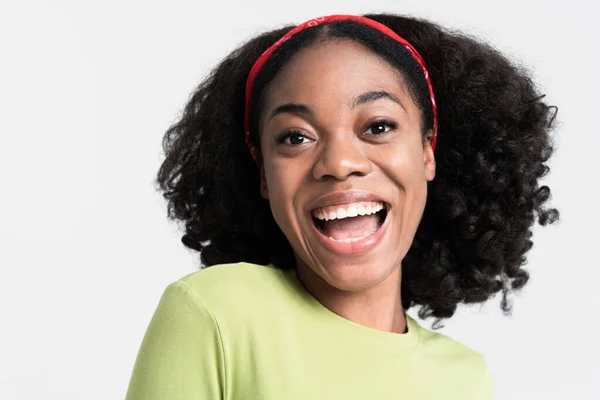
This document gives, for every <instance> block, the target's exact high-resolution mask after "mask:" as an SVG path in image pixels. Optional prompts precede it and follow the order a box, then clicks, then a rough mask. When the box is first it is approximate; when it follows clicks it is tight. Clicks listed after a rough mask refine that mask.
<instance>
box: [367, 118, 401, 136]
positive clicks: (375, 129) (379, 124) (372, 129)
mask: <svg viewBox="0 0 600 400" xmlns="http://www.w3.org/2000/svg"><path fill="white" fill-rule="evenodd" d="M397 127H398V124H397V123H395V122H394V121H391V120H387V119H384V120H379V121H375V122H372V123H371V124H370V125H369V127H368V129H367V130H366V131H365V133H366V134H369V135H381V134H385V133H387V132H388V131H390V130H391V129H395V128H397Z"/></svg>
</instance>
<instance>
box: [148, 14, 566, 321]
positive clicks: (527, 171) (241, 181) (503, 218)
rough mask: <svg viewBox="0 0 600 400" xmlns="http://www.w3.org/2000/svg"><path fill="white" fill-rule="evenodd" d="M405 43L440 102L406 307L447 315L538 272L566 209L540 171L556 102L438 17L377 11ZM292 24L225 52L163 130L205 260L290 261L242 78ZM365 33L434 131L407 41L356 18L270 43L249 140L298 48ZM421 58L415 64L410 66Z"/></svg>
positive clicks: (172, 177) (180, 209)
mask: <svg viewBox="0 0 600 400" xmlns="http://www.w3.org/2000/svg"><path fill="white" fill-rule="evenodd" d="M365 17H368V18H371V19H373V20H376V21H379V22H381V23H383V24H384V25H386V26H388V27H389V28H391V29H392V30H393V31H395V32H396V33H397V34H398V35H400V36H401V37H403V38H405V39H406V40H408V41H409V42H410V43H411V44H412V45H413V46H414V47H415V48H416V50H417V51H418V52H419V53H420V54H421V56H422V57H423V59H424V61H425V63H426V65H427V67H428V69H429V72H430V75H431V79H432V84H433V87H434V90H435V93H436V99H437V105H438V112H439V137H438V142H437V148H436V152H435V156H436V164H437V170H436V177H435V179H434V180H433V181H432V182H430V183H429V186H428V196H427V202H426V206H425V211H424V214H423V216H422V219H421V222H420V225H419V227H418V229H417V232H416V234H415V237H414V241H413V243H412V246H411V248H410V250H409V251H408V253H407V255H406V257H405V258H404V260H403V261H402V288H401V289H402V304H403V307H404V308H405V309H409V308H411V307H413V306H420V310H419V316H420V317H422V318H426V317H430V316H431V317H434V318H436V320H437V321H438V322H439V321H440V320H441V319H443V318H449V317H451V316H452V315H453V314H454V312H455V310H456V307H457V305H458V304H459V303H478V302H484V301H486V300H488V299H489V298H490V297H492V296H493V295H495V294H496V293H498V292H502V294H503V297H502V302H501V305H500V306H501V308H502V309H503V310H504V311H505V312H506V313H508V312H510V309H511V305H510V302H509V301H507V295H508V294H509V293H510V292H511V291H513V290H517V289H519V288H521V287H523V285H525V284H526V282H527V281H528V279H529V274H528V273H527V271H525V270H524V269H523V265H524V264H525V262H526V253H527V252H528V251H529V249H531V247H532V241H531V236H532V227H533V225H534V224H535V223H536V222H537V223H539V224H540V225H546V224H549V223H553V222H555V221H557V220H558V211H557V210H556V209H554V208H548V207H546V202H547V200H548V199H549V197H550V189H549V188H548V187H547V186H540V184H539V180H540V179H541V178H542V177H543V176H544V175H546V174H547V173H548V171H549V168H548V166H547V165H546V162H547V161H548V159H549V158H550V156H551V155H552V152H553V148H552V143H551V138H550V135H549V134H550V132H551V130H552V128H553V125H554V120H555V118H554V117H555V115H556V108H555V107H553V106H549V105H547V104H546V103H544V102H543V101H542V100H543V98H544V96H543V95H541V94H540V93H539V92H538V90H537V88H536V85H535V84H534V82H533V80H532V78H531V77H530V75H529V73H528V71H527V70H525V69H523V68H522V67H519V66H517V65H515V64H514V63H512V62H511V61H510V60H508V59H507V58H506V57H505V56H503V55H502V54H501V53H500V52H498V51H497V50H495V49H494V48H492V47H490V46H489V45H487V44H485V43H482V42H480V41H478V40H476V39H475V38H472V37H470V36H467V35H465V34H463V33H461V32H455V31H450V30H447V29H444V28H442V27H441V26H439V25H437V24H434V23H431V22H429V21H426V20H423V19H418V18H413V17H405V16H397V15H390V14H368V15H365ZM292 28H293V26H286V27H283V28H281V29H277V30H273V31H270V32H267V33H263V34H261V35H259V36H257V37H255V38H253V39H251V40H250V41H248V42H247V43H245V44H243V45H241V46H240V47H239V48H237V49H236V50H234V51H233V52H232V53H231V54H230V55H229V56H227V57H226V58H225V59H224V60H223V61H222V62H221V63H220V64H219V65H218V66H217V67H216V68H215V69H214V70H213V71H212V72H211V74H210V75H209V76H208V77H207V78H206V79H205V80H204V81H203V82H202V83H201V84H200V85H199V86H198V88H197V89H196V90H195V92H194V93H193V95H192V96H191V98H190V100H189V102H188V103H187V105H186V106H185V109H184V111H183V114H182V116H181V118H180V119H179V120H178V121H177V122H176V123H175V124H174V125H173V126H171V127H170V128H169V129H168V131H167V132H166V134H165V136H164V139H163V149H164V152H165V156H166V158H165V160H164V162H163V164H162V165H161V167H160V170H159V172H158V175H157V183H158V187H159V189H160V190H161V191H162V192H163V196H164V197H165V199H166V200H167V202H168V215H169V218H170V219H172V220H179V221H182V222H183V223H184V224H185V234H184V235H183V237H182V242H183V244H184V245H185V246H187V247H189V248H191V249H194V250H197V251H199V252H200V260H201V263H202V264H204V265H205V266H211V265H215V264H222V263H229V262H238V261H246V262H252V263H257V264H273V265H275V266H276V267H278V268H282V269H288V268H294V265H295V258H294V255H293V251H292V248H291V246H290V245H289V243H288V241H287V239H286V238H285V236H284V235H283V233H282V232H281V230H280V229H279V227H278V226H277V224H276V223H275V221H274V219H273V216H272V214H271V210H270V208H269V204H268V201H267V200H264V199H263V198H262V197H261V196H260V193H259V170H258V169H257V168H256V165H255V163H254V161H253V159H252V157H251V155H250V152H249V151H248V148H247V146H246V143H245V141H244V135H243V119H244V118H243V115H244V105H245V98H244V91H245V81H246V78H247V76H248V74H249V71H250V69H251V67H252V65H253V64H254V62H255V61H256V59H257V58H258V57H259V56H260V55H261V54H262V52H263V51H265V50H266V49H267V48H268V47H269V46H270V45H271V44H273V43H274V42H275V41H277V40H278V39H279V38H281V37H282V36H283V35H284V34H285V33H286V32H288V31H289V30H290V29H292ZM331 38H347V39H350V40H355V41H358V42H359V43H361V44H363V45H364V46H366V47H367V48H368V49H370V50H371V51H373V52H374V53H375V54H378V55H380V56H381V57H383V58H384V59H385V60H387V61H388V62H389V63H390V64H391V65H392V66H394V67H395V68H396V69H398V70H399V71H400V72H401V73H402V74H403V76H404V77H405V78H406V79H405V80H406V83H407V86H408V88H409V91H410V93H411V95H412V97H413V99H414V100H415V103H416V104H417V105H418V106H419V108H420V110H421V113H422V119H423V127H424V131H425V130H426V128H427V127H428V126H431V123H432V116H431V104H430V102H429V98H428V95H427V92H426V88H424V87H423V83H422V82H423V78H422V76H421V77H419V76H418V75H419V73H418V72H417V73H415V70H414V68H413V67H414V65H413V66H412V67H411V65H412V64H411V63H410V62H408V61H407V60H406V58H402V57H401V56H398V53H399V52H398V51H395V50H397V47H394V46H397V44H396V43H395V41H393V40H392V39H389V38H388V39H386V38H387V36H385V35H383V34H381V33H379V32H376V31H375V30H373V29H370V28H368V27H364V26H363V25H362V24H357V23H355V22H350V21H341V22H336V23H331V24H325V25H322V26H317V27H314V28H311V29H307V30H304V31H302V32H301V33H299V34H297V35H295V36H293V37H292V38H291V39H289V40H288V41H287V42H285V43H284V45H283V46H282V47H281V48H280V49H278V51H277V52H275V53H274V54H273V56H272V57H271V59H269V61H268V62H267V64H266V65H265V66H264V68H263V70H262V71H261V73H260V74H259V76H258V77H257V79H256V81H255V86H254V88H253V92H252V99H253V100H252V102H251V107H252V108H251V123H250V126H251V140H252V141H253V142H255V143H258V141H259V139H260V138H259V136H258V133H257V131H258V129H257V116H258V115H260V111H261V108H262V100H261V99H262V93H263V92H264V89H265V87H266V86H267V85H268V83H269V82H270V81H272V80H273V78H274V77H275V76H276V74H277V72H278V71H279V70H280V69H281V68H282V66H283V65H285V64H286V63H287V62H288V61H289V60H290V59H291V57H292V56H293V55H294V54H295V53H297V52H298V51H299V50H300V49H302V48H304V47H306V46H308V45H310V44H311V43H313V42H315V41H317V40H328V39H331ZM413 64H414V63H413Z"/></svg>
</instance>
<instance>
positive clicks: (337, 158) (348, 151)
mask: <svg viewBox="0 0 600 400" xmlns="http://www.w3.org/2000/svg"><path fill="white" fill-rule="evenodd" d="M363 144H364V143H362V142H361V141H360V139H358V138H357V137H355V136H354V135H352V136H350V135H335V137H331V138H329V139H328V140H326V141H325V142H324V143H323V145H322V148H321V151H320V152H319V155H318V158H317V160H316V162H315V165H314V167H313V171H312V172H313V176H314V178H315V179H317V180H324V179H328V178H332V179H336V180H340V181H343V180H345V179H347V178H348V177H350V176H352V175H356V176H365V175H367V174H369V172H371V168H372V165H371V161H370V160H369V158H368V157H367V156H366V154H365V152H364V150H365V149H364V146H362V145H363Z"/></svg>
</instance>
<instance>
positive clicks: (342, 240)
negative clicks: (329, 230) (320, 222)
mask: <svg viewBox="0 0 600 400" xmlns="http://www.w3.org/2000/svg"><path fill="white" fill-rule="evenodd" d="M377 229H379V228H377ZM377 229H375V230H373V232H371V233H368V234H366V235H365V236H362V237H359V238H348V239H339V240H337V239H334V238H332V237H331V236H328V237H329V239H331V240H333V241H334V242H338V243H353V242H358V241H359V240H363V239H364V238H367V237H369V236H371V235H372V234H374V233H375V232H377Z"/></svg>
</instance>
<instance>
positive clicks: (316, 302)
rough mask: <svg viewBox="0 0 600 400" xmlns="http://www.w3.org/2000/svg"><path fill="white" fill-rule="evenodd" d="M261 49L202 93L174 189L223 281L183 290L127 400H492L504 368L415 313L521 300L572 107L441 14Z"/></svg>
mask: <svg viewBox="0 0 600 400" xmlns="http://www.w3.org/2000/svg"><path fill="white" fill-rule="evenodd" d="M292 28H293V27H286V28H282V29H278V30H275V31H272V32H268V33H265V34H262V35H260V36H258V37H256V38H254V39H252V40H250V41H249V42H248V43H246V44H244V45H243V46H241V47H240V48H239V49H237V50H235V51H234V52H233V53H231V55H229V56H228V57H227V58H226V59H225V60H224V61H223V62H222V63H221V64H220V65H219V66H218V67H217V68H216V69H215V70H214V71H213V73H212V74H211V75H210V76H209V78H208V79H207V80H206V81H205V82H203V83H202V84H201V85H200V86H199V88H198V89H197V91H196V92H195V94H194V95H193V97H192V98H191V100H190V101H189V103H188V104H187V106H186V108H185V111H184V113H183V116H182V118H181V120H180V121H179V122H178V123H176V124H175V125H174V126H173V127H171V128H170V129H169V131H168V132H167V134H166V136H165V139H164V147H165V151H166V160H165V161H164V163H163V165H162V167H161V169H160V171H159V174H158V183H159V184H160V187H161V189H162V190H163V191H164V195H165V197H166V199H168V201H169V215H170V217H171V218H174V219H179V220H182V221H184V222H185V228H186V233H185V235H184V236H183V238H182V241H183V243H184V244H185V245H186V246H187V247H189V248H192V249H195V250H198V251H199V252H200V256H201V260H202V262H203V264H204V265H206V266H210V268H205V269H203V270H200V271H198V272H196V273H193V274H191V275H188V276H186V277H184V278H182V279H181V280H179V281H177V282H175V283H173V284H171V285H170V286H169V287H168V288H167V289H166V291H165V293H164V294H163V297H162V299H161V302H160V304H159V306H158V308H157V310H156V312H155V315H154V317H153V319H152V321H151V323H150V326H149V327H148V331H147V333H146V336H145V338H144V341H143V343H142V346H141V349H140V353H139V355H138V359H137V361H136V365H135V368H134V372H133V377H132V380H131V383H130V387H129V391H128V397H127V398H128V399H163V400H165V399H388V398H398V399H412V400H415V399H460V400H466V399H477V400H482V399H490V398H493V388H492V386H493V385H492V381H491V378H490V375H489V372H488V368H487V366H486V363H485V360H484V358H483V357H482V356H481V355H480V354H478V353H477V352H475V351H473V350H471V349H469V348H468V347H466V346H463V345H461V344H459V343H457V342H455V341H453V340H452V339H450V338H448V337H446V336H444V335H441V334H439V333H432V332H429V331H428V330H425V329H423V328H421V327H420V326H419V324H418V323H417V322H416V321H415V320H413V319H412V318H410V317H409V316H408V315H407V314H406V313H405V311H406V310H407V309H409V308H410V307H413V306H419V307H420V311H419V313H420V316H421V317H428V316H430V317H434V318H436V320H437V321H439V320H441V319H443V318H449V317H451V316H452V315H453V313H454V311H455V310H456V307H457V304H459V303H477V302H483V301H485V300H487V299H488V298H490V297H491V296H492V295H494V294H495V293H498V292H502V293H503V298H504V301H503V302H502V307H503V309H504V310H505V311H508V310H509V304H508V303H507V302H506V295H507V294H508V292H510V291H511V290H515V289H519V288H520V287H522V286H523V285H524V284H525V283H526V282H527V279H528V274H527V272H526V271H524V270H523V269H522V268H521V267H522V265H523V264H524V262H525V254H526V252H527V251H528V250H529V249H530V248H531V246H532V242H531V240H530V237H531V228H532V226H533V224H534V222H535V221H536V220H537V221H538V222H539V223H540V224H542V225H545V224H547V223H551V222H554V221H555V220H556V219H557V217H558V213H557V211H556V210H554V209H547V208H545V207H544V205H545V203H546V200H547V199H548V197H549V195H550V190H549V189H548V188H547V187H545V186H542V187H540V186H539V185H538V180H539V179H540V178H541V177H542V176H543V175H545V174H546V173H547V172H548V167H547V166H546V165H545V162H546V161H547V160H548V159H549V157H550V155H551V153H552V148H551V145H550V139H549V130H550V129H551V125H552V122H553V115H552V114H553V113H552V108H551V107H549V106H547V105H546V104H544V103H543V102H542V101H541V99H542V97H543V96H540V94H539V93H538V92H537V90H536V88H535V87H534V85H533V83H532V81H531V79H530V77H529V76H528V75H527V73H526V72H524V71H522V70H520V69H519V68H517V67H516V66H514V65H513V64H511V63H510V62H509V61H508V60H507V59H506V58H504V57H503V56H502V55H501V54H499V53H498V52H497V51H495V50H494V49H492V48H490V47H488V46H486V45H483V44H481V43H478V42H477V41H475V40H473V39H471V38H468V37H466V36H464V35H461V34H459V33H454V32H449V31H447V30H444V29H442V28H441V27H439V26H437V25H435V24H432V23H430V22H427V21H424V20H418V19H413V18H406V17H400V16H393V15H367V16H365V17H357V16H329V17H321V18H316V19H314V20H311V21H308V22H306V23H304V24H301V25H299V26H297V27H296V28H293V29H292Z"/></svg>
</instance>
